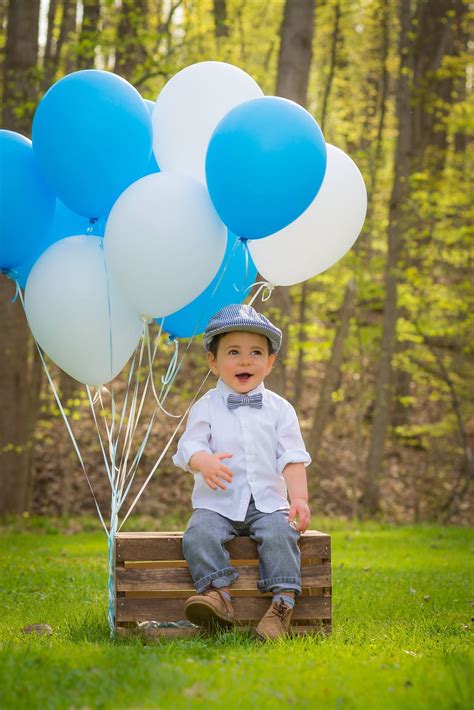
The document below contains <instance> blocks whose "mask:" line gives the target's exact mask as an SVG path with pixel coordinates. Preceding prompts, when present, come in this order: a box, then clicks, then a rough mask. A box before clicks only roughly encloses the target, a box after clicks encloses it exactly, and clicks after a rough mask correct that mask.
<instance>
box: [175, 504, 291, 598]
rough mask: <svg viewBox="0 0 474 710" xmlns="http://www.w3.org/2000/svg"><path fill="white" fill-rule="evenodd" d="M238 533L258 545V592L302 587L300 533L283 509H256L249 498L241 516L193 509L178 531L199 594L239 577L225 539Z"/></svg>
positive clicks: (236, 535)
mask: <svg viewBox="0 0 474 710" xmlns="http://www.w3.org/2000/svg"><path fill="white" fill-rule="evenodd" d="M239 535H248V536H249V537H250V538H251V539H252V540H255V542H256V543H257V545H258V557H259V573H260V580H259V582H258V588H259V590H260V591H261V592H270V591H271V592H273V593H276V592H281V591H282V590H283V589H288V590H290V589H291V590H293V591H294V592H295V593H296V594H300V593H301V572H300V549H299V546H298V540H299V537H300V533H299V532H297V531H296V530H294V529H293V528H292V527H291V525H289V524H288V512H287V511H283V510H277V511H275V512H274V513H261V512H260V511H259V510H257V509H256V507H255V503H254V501H253V498H251V499H250V503H249V507H248V509H247V514H246V516H245V520H243V521H235V520H229V519H228V518H225V517H224V516H223V515H220V514H219V513H216V512H214V511H213V510H207V509H206V508H197V509H196V510H195V511H194V513H193V514H192V516H191V518H190V520H189V523H188V527H187V528H186V531H185V533H184V535H183V553H184V557H185V559H186V560H187V563H188V565H189V571H190V572H191V576H192V578H193V581H194V586H195V587H196V592H197V593H198V594H202V592H204V591H205V590H206V589H208V588H209V587H211V586H212V587H217V588H218V587H228V586H229V585H231V584H232V582H235V580H236V579H237V578H238V576H239V575H238V573H237V571H236V569H235V568H234V567H232V566H230V565H229V553H228V552H227V550H226V548H225V547H224V545H225V543H227V542H229V541H230V540H233V539H234V538H235V537H238V536H239Z"/></svg>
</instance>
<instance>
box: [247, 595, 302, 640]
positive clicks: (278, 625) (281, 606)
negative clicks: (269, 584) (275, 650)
mask: <svg viewBox="0 0 474 710" xmlns="http://www.w3.org/2000/svg"><path fill="white" fill-rule="evenodd" d="M292 616H293V609H292V608H291V607H289V606H288V605H287V604H285V602H284V601H283V600H282V599H279V600H278V601H277V602H272V603H271V605H270V608H269V609H268V610H267V613H266V614H265V616H264V617H263V618H262V619H261V620H260V622H259V624H258V626H257V628H256V629H255V632H256V634H257V636H260V638H261V639H276V638H278V637H279V636H285V635H286V634H287V633H288V629H289V628H290V622H291V617H292Z"/></svg>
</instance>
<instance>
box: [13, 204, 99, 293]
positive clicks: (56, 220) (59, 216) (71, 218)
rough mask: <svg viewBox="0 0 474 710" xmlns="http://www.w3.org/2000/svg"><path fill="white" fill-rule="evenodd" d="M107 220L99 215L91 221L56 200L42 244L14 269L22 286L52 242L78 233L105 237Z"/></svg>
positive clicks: (23, 286) (15, 275) (14, 274)
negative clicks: (49, 225) (51, 220)
mask: <svg viewBox="0 0 474 710" xmlns="http://www.w3.org/2000/svg"><path fill="white" fill-rule="evenodd" d="M106 221H107V219H106V217H99V218H98V219H97V220H94V221H91V220H89V219H88V218H87V217H84V216H83V215H80V214H76V213H75V212H72V210H70V209H69V207H66V205H64V204H63V203H62V202H61V200H56V207H55V210H54V217H53V222H52V224H51V227H50V229H49V230H48V231H47V234H46V235H45V236H44V238H43V239H42V240H41V244H38V246H37V248H36V249H34V250H32V251H31V252H30V254H29V256H28V258H27V259H26V260H25V261H23V262H22V263H21V264H20V266H18V267H17V268H16V269H15V270H14V273H13V276H14V277H15V278H16V280H17V281H18V283H19V284H20V286H21V287H22V288H25V286H26V282H27V280H28V276H29V274H30V271H31V269H32V268H33V266H34V264H35V262H36V261H37V260H38V259H39V257H40V256H41V254H42V253H43V252H44V251H46V249H48V247H50V246H51V244H54V242H58V241H59V240H60V239H65V238H66V237H72V236H76V235H78V234H90V235H91V236H93V237H103V236H104V232H105V223H106Z"/></svg>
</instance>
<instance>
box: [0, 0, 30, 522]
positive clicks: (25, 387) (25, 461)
mask: <svg viewBox="0 0 474 710" xmlns="http://www.w3.org/2000/svg"><path fill="white" fill-rule="evenodd" d="M39 5H40V3H39V0H10V4H9V9H8V29H7V42H6V52H5V64H4V87H3V97H4V107H3V127H4V128H7V129H9V130H13V131H18V132H22V133H24V134H26V135H29V134H30V130H31V118H32V113H33V107H34V106H35V105H36V96H37V79H36V77H37V57H38V21H39ZM13 294H14V289H13V287H12V284H11V282H9V281H8V279H6V278H5V277H3V276H0V323H1V324H2V339H1V348H0V392H1V393H2V407H1V408H0V475H1V480H2V496H1V498H0V516H2V517H3V516H5V515H7V514H18V513H23V512H24V511H25V510H28V509H29V507H30V500H31V482H32V478H31V449H32V433H33V430H34V427H35V424H36V417H37V412H38V407H39V383H40V377H39V373H38V369H37V361H36V359H35V355H34V353H33V351H32V341H31V338H30V337H29V329H28V325H27V323H26V319H25V317H24V314H23V311H22V308H21V305H20V302H19V301H17V302H16V303H12V302H11V298H12V296H13Z"/></svg>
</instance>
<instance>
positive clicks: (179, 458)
mask: <svg viewBox="0 0 474 710" xmlns="http://www.w3.org/2000/svg"><path fill="white" fill-rule="evenodd" d="M210 439H211V426H210V418H209V401H208V398H207V397H204V398H203V399H200V400H199V401H198V402H196V404H195V405H193V407H192V408H191V411H190V412H189V415H188V423H187V426H186V430H185V432H184V434H183V435H182V437H181V438H180V440H179V442H178V449H177V451H176V453H175V455H174V456H173V463H174V465H175V466H178V467H179V468H182V469H183V470H184V471H189V472H191V473H194V472H193V470H192V469H191V468H189V460H190V458H191V457H192V456H193V455H194V454H195V453H197V452H198V451H207V452H208V453H209V454H211V453H212V451H211V448H210Z"/></svg>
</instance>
